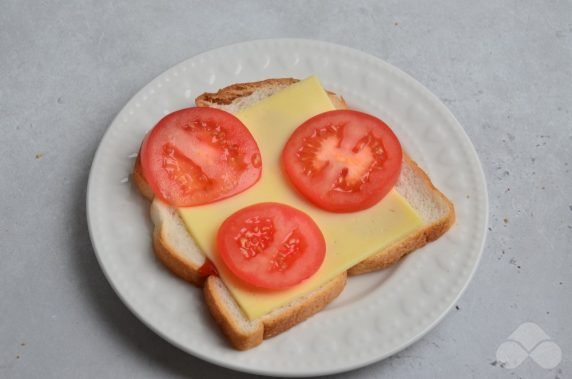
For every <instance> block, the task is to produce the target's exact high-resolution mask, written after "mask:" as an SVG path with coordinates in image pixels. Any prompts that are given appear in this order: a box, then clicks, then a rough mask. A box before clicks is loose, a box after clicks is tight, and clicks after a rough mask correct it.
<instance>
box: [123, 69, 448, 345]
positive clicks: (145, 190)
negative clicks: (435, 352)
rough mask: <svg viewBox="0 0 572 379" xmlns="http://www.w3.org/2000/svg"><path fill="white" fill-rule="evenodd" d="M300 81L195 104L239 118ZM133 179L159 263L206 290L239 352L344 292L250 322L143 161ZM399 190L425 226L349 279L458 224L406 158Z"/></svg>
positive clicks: (315, 295) (237, 89) (337, 282)
mask: <svg viewBox="0 0 572 379" xmlns="http://www.w3.org/2000/svg"><path fill="white" fill-rule="evenodd" d="M297 81H298V80H297V79H292V78H284V79H268V80H264V81H260V82H253V83H241V84H234V85H231V86H228V87H225V88H223V89H221V90H219V91H218V92H216V93H204V94H202V95H201V96H199V97H197V99H196V100H195V103H196V105H197V106H202V107H213V108H219V109H222V110H225V111H228V112H231V113H236V112H238V111H239V110H241V109H243V108H245V107H248V106H250V105H252V104H254V103H256V102H258V101H260V100H262V99H264V98H266V97H268V96H271V95H272V94H274V93H276V92H278V91H280V90H281V89H283V88H285V87H287V86H288V85H290V84H292V83H295V82H297ZM328 95H329V96H330V99H331V101H332V103H333V104H334V106H335V107H336V108H338V109H343V108H347V105H346V103H345V101H344V99H343V98H342V97H341V96H338V95H336V94H334V93H331V92H328ZM132 178H133V181H134V183H135V185H136V186H137V187H138V188H139V190H140V192H141V193H142V194H143V195H144V196H145V197H146V198H148V199H149V200H151V201H152V205H151V218H152V220H153V224H154V226H155V229H154V232H153V246H154V251H155V254H156V256H157V258H158V259H159V260H160V261H161V262H162V263H163V264H164V265H165V266H166V267H167V268H169V269H170V270H171V271H172V272H173V273H174V274H175V275H177V276H179V277H180V278H182V279H184V280H186V281H188V282H190V283H193V284H195V285H197V286H202V287H203V293H204V296H205V301H206V303H207V305H208V308H209V310H210V312H211V314H212V315H213V317H214V319H215V320H216V322H217V323H218V324H219V325H220V327H221V329H222V330H223V332H224V334H225V335H226V336H227V337H228V339H229V340H230V342H231V343H232V345H233V346H234V347H235V348H236V349H239V350H245V349H249V348H252V347H254V346H256V345H258V344H260V343H261V342H262V341H263V340H264V339H266V338H270V337H272V336H275V335H277V334H279V333H281V332H283V331H285V330H287V329H289V328H291V327H292V326H294V325H296V324H298V323H300V322H302V321H303V320H305V319H307V318H308V317H310V316H312V315H314V314H315V313H317V312H319V311H320V310H321V309H323V308H324V307H325V306H326V305H327V304H328V303H330V302H331V301H332V300H333V299H335V298H336V297H337V296H338V295H339V294H340V293H341V291H342V290H343V288H344V286H345V283H346V273H344V274H342V275H339V276H338V277H336V278H334V279H333V280H331V281H329V282H328V283H325V284H324V285H323V286H321V287H320V288H318V289H317V290H314V291H313V292H311V293H309V294H308V295H306V296H303V297H301V298H299V299H297V300H296V301H294V302H292V303H290V304H287V305H285V306H283V307H281V308H278V309H276V310H274V311H272V312H270V313H269V314H267V315H265V316H263V317H261V318H260V319H257V320H249V319H248V318H247V317H246V316H245V315H244V314H243V312H242V310H241V309H240V307H239V306H238V305H237V304H236V302H235V300H234V299H233V297H232V296H231V294H230V293H229V291H228V289H227V288H226V287H225V285H224V283H223V282H222V280H221V279H220V278H219V277H217V276H208V277H207V278H205V277H204V276H203V275H201V273H200V267H201V266H202V265H203V264H204V263H205V261H206V259H205V257H204V255H203V253H202V252H201V251H200V249H199V248H198V247H197V246H196V244H195V242H194V240H193V239H192V237H191V235H190V234H189V233H188V232H187V229H186V227H185V225H184V223H183V221H182V220H181V218H180V217H179V215H178V213H177V211H176V209H174V208H171V207H169V206H168V205H166V204H164V203H163V202H161V201H160V200H158V199H153V192H152V191H151V189H150V188H149V185H148V184H147V182H146V180H145V178H144V177H143V173H142V170H141V163H140V161H139V158H137V161H136V163H135V166H134V170H133V175H132ZM395 188H396V190H397V191H398V192H399V193H400V194H401V195H402V196H403V197H405V198H406V199H407V201H408V202H409V203H410V204H411V205H412V206H413V208H415V210H416V211H417V212H418V213H419V214H420V216H421V218H422V219H423V226H422V227H421V228H420V229H418V230H417V231H415V232H414V233H412V234H410V235H408V236H407V237H405V238H403V239H402V240H400V241H397V242H396V243H394V244H392V245H391V246H388V247H387V248H385V249H383V250H382V251H380V252H378V253H376V254H375V255H373V256H371V257H369V258H367V259H365V260H364V261H362V262H360V263H358V264H357V265H355V266H353V267H351V268H350V269H349V270H348V271H347V274H349V275H357V274H362V273H366V272H370V271H375V270H379V269H382V268H385V267H388V266H390V265H392V264H394V263H396V262H397V261H399V259H401V258H402V257H403V256H404V255H406V254H408V253H410V252H411V251H413V250H415V249H418V248H420V247H422V246H424V245H425V244H427V243H428V242H430V241H434V240H436V239H437V238H439V237H440V236H441V235H443V234H444V233H445V232H446V231H447V230H448V229H449V228H450V227H451V225H452V224H453V223H454V221H455V211H454V207H453V204H452V203H451V202H450V201H449V200H448V199H447V198H446V197H445V196H444V195H443V194H442V193H441V192H439V191H438V190H437V189H436V188H435V187H434V186H433V184H432V183H431V180H430V179H429V177H428V176H427V174H425V172H424V171H423V170H422V169H421V168H420V167H419V166H418V165H417V164H416V163H415V162H414V161H413V160H412V159H411V158H410V157H409V156H407V154H404V158H403V165H402V171H401V175H400V178H399V180H398V183H397V185H396V187H395Z"/></svg>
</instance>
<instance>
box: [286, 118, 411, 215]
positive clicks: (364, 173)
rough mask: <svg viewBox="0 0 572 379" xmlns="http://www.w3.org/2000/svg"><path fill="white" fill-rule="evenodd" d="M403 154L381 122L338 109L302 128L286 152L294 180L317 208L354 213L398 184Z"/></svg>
mask: <svg viewBox="0 0 572 379" xmlns="http://www.w3.org/2000/svg"><path fill="white" fill-rule="evenodd" d="M402 157H403V153H402V150H401V144H400V143H399V140H398V139H397V137H396V136H395V134H394V133H393V131H392V130H391V129H390V128H389V127H388V126H387V125H386V124H385V123H384V122H383V121H381V120H380V119H378V118H376V117H374V116H371V115H369V114H366V113H362V112H358V111H354V110H335V111H330V112H325V113H321V114H319V115H317V116H314V117H312V118H310V119H309V120H307V121H306V122H304V123H303V124H302V125H300V126H299V127H298V128H297V129H296V130H295V131H294V133H292V135H291V136H290V138H289V139H288V142H287V143H286V145H285V147H284V150H283V151H282V165H283V167H284V171H285V172H286V174H287V176H288V178H289V179H290V182H291V183H292V184H293V186H294V187H295V188H296V189H297V190H298V192H299V193H301V194H302V195H303V196H304V197H306V198H307V199H308V200H310V201H311V202H312V203H313V204H315V205H316V206H318V207H320V208H322V209H325V210H328V211H331V212H355V211H359V210H363V209H366V208H369V207H371V206H373V205H375V204H376V203H378V202H379V201H380V200H381V199H382V198H383V197H384V196H385V195H386V194H387V193H388V192H389V191H390V190H391V189H392V188H393V186H394V185H395V183H396V182H397V179H398V177H399V173H400V171H401V160H402Z"/></svg>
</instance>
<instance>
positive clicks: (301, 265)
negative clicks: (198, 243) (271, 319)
mask: <svg viewBox="0 0 572 379" xmlns="http://www.w3.org/2000/svg"><path fill="white" fill-rule="evenodd" d="M216 243H217V251H218V254H219V255H220V257H221V259H222V261H223V262H224V264H225V265H226V266H227V267H228V268H229V269H230V271H231V272H232V273H233V274H234V275H236V276H237V277H238V278H239V279H241V280H242V281H244V282H246V283H249V284H251V285H253V286H255V287H259V288H266V289H282V288H288V287H291V286H294V285H296V284H298V283H300V282H301V281H303V280H304V279H306V278H308V277H310V276H311V275H312V274H314V273H315V272H316V271H317V270H318V269H319V268H320V266H321V264H322V262H323V261H324V258H325V255H326V242H325V240H324V236H323V235H322V232H321V231H320V228H319V227H318V225H316V223H315V222H314V220H312V219H311V218H310V216H308V215H307V214H306V213H304V212H302V211H300V210H298V209H295V208H292V207H290V206H287V205H284V204H278V203H259V204H255V205H251V206H248V207H246V208H243V209H241V210H239V211H237V212H236V213H234V214H232V215H231V216H229V217H228V218H227V219H226V220H225V221H224V222H223V224H222V225H221V227H220V228H219V230H218V234H217V237H216Z"/></svg>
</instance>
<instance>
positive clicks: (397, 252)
mask: <svg viewBox="0 0 572 379" xmlns="http://www.w3.org/2000/svg"><path fill="white" fill-rule="evenodd" d="M195 102H196V106H195V107H190V108H185V109H181V110H179V111H176V112H173V113H171V114H169V115H167V116H165V117H164V118H163V119H162V120H160V121H159V122H158V124H157V125H156V126H155V127H154V128H153V129H152V130H150V131H149V133H147V135H146V137H145V139H144V141H143V143H142V145H141V149H140V154H139V156H138V158H137V161H136V164H135V167H134V171H133V178H134V182H135V183H136V185H137V187H138V188H139V190H140V191H141V193H142V194H143V195H144V196H145V197H147V198H148V199H149V200H150V201H151V202H152V203H151V217H152V220H153V224H154V232H153V245H154V251H155V254H156V255H157V257H158V258H159V260H160V261H161V262H162V263H163V264H164V265H166V266H167V267H168V268H169V269H170V270H171V271H172V272H173V273H174V274H176V275H177V276H179V277H180V278H182V279H184V280H186V281H188V282H190V283H192V284H194V285H196V286H199V287H202V288H203V292H204V297H205V301H206V303H207V305H208V308H209V310H210V312H211V314H212V315H213V317H214V318H215V320H216V321H217V323H218V324H219V325H220V327H221V328H222V330H223V332H224V333H225V335H226V336H227V337H228V339H229V340H230V342H231V343H232V345H233V346H234V347H235V348H237V349H241V350H244V349H249V348H252V347H254V346H256V345H258V344H260V343H261V342H262V341H263V339H266V338H269V337H272V336H275V335H277V334H279V333H281V332H283V331H285V330H287V329H289V328H290V327H292V326H294V325H296V324H298V323H300V322H302V321H303V320H305V319H307V318H308V317H310V316H312V315H313V314H315V313H317V312H319V311H320V310H321V309H323V308H324V307H325V306H326V305H327V304H328V303H330V302H331V301H332V300H333V299H334V298H335V297H336V296H338V295H339V294H340V293H341V291H342V290H343V288H344V286H345V284H346V278H347V276H348V275H356V274H362V273H366V272H371V271H376V270H380V269H383V268H385V267H388V266H389V265H392V264H394V263H396V262H397V261H398V260H399V259H400V258H402V257H403V256H404V255H406V254H407V253H410V252H412V251H413V250H415V249H418V248H420V247H422V246H423V245H425V244H426V243H428V242H430V241H433V240H435V239H437V238H439V237H440V236H441V235H443V234H444V233H445V232H446V231H447V230H448V229H449V228H450V227H451V225H452V224H453V222H454V220H455V212H454V208H453V205H452V204H451V202H450V201H449V200H448V199H447V198H446V197H445V196H444V195H443V194H442V193H441V192H439V191H438V190H437V189H436V188H435V187H434V186H433V184H432V183H431V181H430V179H429V178H428V176H427V175H426V174H425V172H423V170H421V169H420V168H419V167H418V165H417V164H416V163H415V162H414V161H413V160H412V158H411V157H409V156H408V155H407V153H406V152H404V151H402V148H401V144H400V142H399V139H398V137H397V136H396V135H395V134H394V133H393V131H392V130H391V129H390V127H389V126H388V125H386V124H385V123H384V122H383V121H382V120H380V119H378V118H376V117H375V116H373V115H369V114H365V113H362V112H358V111H356V110H350V109H348V106H347V105H346V103H345V101H344V99H343V98H342V97H341V96H339V95H336V94H334V93H331V92H328V91H326V90H324V89H323V88H322V86H321V84H320V82H319V81H318V79H317V78H316V77H309V78H307V79H305V80H301V81H299V80H296V79H269V80H264V81H260V82H254V83H242V84H234V85H230V86H228V87H226V88H223V89H221V90H219V91H218V92H216V93H205V94H203V95H201V96H199V97H198V98H197V99H196V100H195ZM191 327H192V325H189V328H191Z"/></svg>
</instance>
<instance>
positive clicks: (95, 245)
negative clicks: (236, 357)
mask: <svg viewBox="0 0 572 379" xmlns="http://www.w3.org/2000/svg"><path fill="white" fill-rule="evenodd" d="M275 43H286V44H288V43H290V44H302V45H307V46H310V45H326V46H328V47H330V48H334V49H343V50H346V51H349V52H351V53H352V54H357V55H362V56H363V57H367V58H368V59H374V60H376V61H377V62H378V63H382V64H383V65H384V66H385V67H386V68H387V69H389V70H390V71H391V72H392V74H395V75H398V76H400V77H401V78H403V79H405V80H406V81H407V82H408V84H410V85H413V86H414V87H415V88H416V90H418V91H420V92H422V93H423V95H424V96H426V97H428V98H430V99H431V100H432V102H433V103H434V105H436V106H437V107H438V108H439V109H440V111H441V112H443V113H444V114H445V115H446V116H447V117H449V118H450V119H451V120H452V121H454V123H455V124H456V127H457V131H458V132H459V133H461V134H462V136H463V137H464V139H465V141H466V142H467V143H468V147H469V149H470V150H471V151H470V154H471V155H472V156H473V157H474V158H475V162H476V163H477V164H476V166H475V167H476V169H477V173H478V175H479V177H480V178H479V179H480V180H481V182H482V187H483V188H482V190H483V191H482V195H483V202H482V205H483V211H484V214H483V218H484V220H483V225H482V239H481V241H480V242H479V246H478V254H477V255H476V259H475V261H474V264H473V265H472V267H471V269H470V271H469V273H468V275H467V276H466V277H465V278H464V281H463V283H462V286H460V287H459V288H458V290H457V294H456V295H455V296H454V298H453V299H452V300H451V301H450V304H448V305H447V307H446V309H444V310H443V311H442V312H440V314H438V315H437V316H436V317H435V318H434V319H433V320H432V321H431V322H430V323H429V324H428V325H427V326H426V327H425V328H424V329H423V330H422V331H420V332H418V333H417V334H416V335H414V336H413V337H411V338H409V339H407V340H405V341H403V342H402V343H401V344H399V345H397V346H396V347H394V348H393V349H391V350H390V351H388V352H386V354H383V356H379V357H374V358H371V359H368V360H365V361H359V362H355V363H354V364H349V365H346V366H344V368H342V369H340V368H333V369H327V368H323V367H322V368H320V369H318V370H315V371H305V372H291V373H288V372H277V371H272V370H265V369H256V368H252V367H249V366H246V365H240V364H234V363H233V362H229V361H228V360H224V359H217V357H212V356H209V355H207V354H203V353H202V352H201V351H197V350H191V349H189V348H188V347H187V346H184V345H183V344H181V343H179V342H178V341H176V340H174V339H172V338H171V337H169V336H168V335H167V334H166V333H163V332H162V331H161V330H160V329H159V328H157V327H156V326H155V325H153V324H152V323H151V322H149V320H147V319H146V318H145V317H143V315H142V314H141V313H139V312H138V311H137V310H136V309H135V307H134V305H133V304H132V303H131V302H130V300H128V298H127V297H126V295H125V294H124V293H122V292H121V291H120V290H119V289H118V287H117V285H116V283H115V282H114V279H113V278H112V276H111V275H110V273H109V271H108V268H107V267H106V265H105V264H104V263H103V261H102V256H101V253H99V252H98V242H97V239H96V238H95V236H94V233H95V232H94V226H93V224H92V223H93V221H92V219H93V216H92V212H91V210H90V209H91V207H92V206H93V205H92V201H93V200H90V199H91V198H92V197H93V192H94V181H95V179H94V174H93V172H94V167H95V165H96V162H97V161H98V159H100V158H99V157H100V156H101V155H102V150H103V149H102V146H103V145H104V144H105V141H106V140H107V139H109V138H110V135H111V134H112V133H110V132H111V129H112V128H111V126H112V125H114V124H115V123H116V122H118V121H119V118H120V116H121V114H122V113H123V111H124V110H125V109H126V108H127V106H128V105H129V104H131V103H132V102H133V101H134V99H136V98H137V97H138V96H139V95H140V94H141V93H142V92H144V91H145V90H146V89H147V88H148V87H149V86H150V85H152V84H153V83H155V82H156V81H157V80H158V79H159V78H161V77H162V76H164V75H166V74H167V73H169V72H170V71H172V70H175V69H176V68H177V67H180V66H182V65H184V64H185V63H186V62H188V61H190V60H194V59H200V57H201V56H204V55H208V54H214V53H216V52H218V51H224V50H227V49H231V48H241V47H243V46H246V45H250V44H275ZM302 55H303V54H302ZM489 207H490V204H489V195H488V186H487V181H486V175H485V173H484V169H483V166H482V163H481V160H480V159H479V156H478V154H477V151H476V149H475V146H474V145H473V143H472V141H471V139H470V138H469V136H468V135H467V133H466V131H465V129H464V128H463V127H462V125H461V124H460V123H459V121H458V120H457V118H456V117H455V116H454V115H453V113H452V112H451V111H450V110H449V109H448V108H447V106H445V104H444V103H443V102H442V101H441V100H440V99H439V98H438V97H437V96H436V95H435V94H433V92H431V91H430V90H429V89H428V88H426V87H425V86H424V85H423V84H422V83H420V82H418V81H417V80H416V79H415V78H413V77H412V76H410V75H409V74H408V73H407V72H405V71H403V70H402V69H400V68H398V67H396V66H393V65H392V64H390V63H388V62H387V61H385V60H384V59H382V58H380V57H378V56H376V55H373V54H370V53H367V52H365V51H362V50H359V49H355V48H352V47H349V46H345V45H341V44H337V43H332V42H329V41H324V40H319V39H305V38H268V39H254V40H246V41H242V42H238V43H232V44H228V45H224V46H220V47H216V48H213V49H208V50H204V51H202V52H200V53H198V54H195V55H193V56H191V57H188V58H186V59H184V60H181V61H180V62H178V63H176V64H175V65H172V66H170V67H169V68H167V69H166V70H164V71H162V72H161V73H159V74H158V75H156V76H155V77H154V78H153V79H151V80H150V81H149V82H147V83H146V84H145V85H144V86H142V87H141V88H140V89H139V90H138V91H137V92H136V93H135V94H134V95H133V96H132V97H130V98H129V100H127V101H126V102H125V104H124V105H123V107H122V108H121V109H120V110H119V111H118V112H117V114H116V116H115V117H114V118H113V120H112V121H111V123H110V124H109V125H108V127H107V128H106V130H105V132H104V134H103V136H102V137H101V139H100V140H99V144H98V147H97V149H96V152H95V154H94V156H93V160H92V163H91V166H90V170H89V177H88V182H87V191H86V218H87V224H88V231H89V236H90V240H91V244H92V247H93V250H94V253H95V256H96V259H97V262H98V264H99V267H100V268H101V270H102V271H103V273H104V276H105V278H106V280H107V282H108V283H109V284H110V286H111V287H112V288H113V291H114V292H115V293H116V294H117V296H118V297H119V298H120V299H121V301H122V303H123V304H124V305H125V306H126V307H127V308H128V309H129V310H130V311H131V312H132V313H133V314H134V315H135V316H136V317H137V319H138V320H140V321H141V322H142V323H143V324H144V325H145V326H146V327H148V328H149V329H151V330H152V331H153V332H155V333H156V334H157V335H158V336H159V337H161V338H162V339H164V340H166V341H167V342H169V343H170V344H172V345H174V346H176V347H177V348H179V349H181V350H182V351H183V352H185V353H187V354H191V355H193V356H195V357H197V358H199V359H202V360H204V361H207V362H209V363H211V364H214V365H218V366H221V367H225V368H228V369H232V370H236V371H240V372H246V373H252V374H258V375H273V376H280V377H303V376H321V375H328V374H335V373H342V372H347V371H350V370H354V369H357V368H361V367H365V366H368V365H370V364H373V363H375V362H379V361H382V360H384V359H386V358H388V357H390V356H392V355H394V354H396V353H397V352H399V351H401V350H403V349H405V348H407V347H409V346H411V345H412V344H414V343H416V342H417V341H419V340H420V339H421V338H423V337H424V336H425V335H427V333H429V332H430V331H431V330H432V329H433V328H435V327H436V326H437V325H438V324H439V323H440V322H441V321H442V320H443V319H444V318H445V316H446V315H448V314H449V312H450V311H451V309H452V307H453V306H454V305H455V303H456V302H457V301H458V300H459V298H460V297H461V296H462V295H463V294H464V293H465V291H466V289H467V287H468V286H469V284H470V283H471V281H472V279H473V277H474V275H475V273H476V271H477V269H478V267H479V265H480V261H481V259H482V256H483V252H484V247H485V244H486V240H487V235H488V231H487V225H488V222H489V212H490V209H489Z"/></svg>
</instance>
